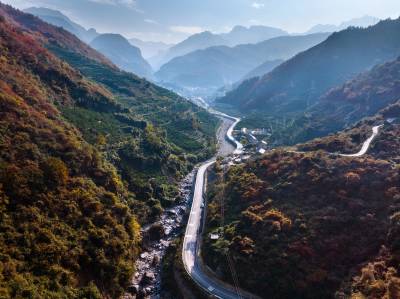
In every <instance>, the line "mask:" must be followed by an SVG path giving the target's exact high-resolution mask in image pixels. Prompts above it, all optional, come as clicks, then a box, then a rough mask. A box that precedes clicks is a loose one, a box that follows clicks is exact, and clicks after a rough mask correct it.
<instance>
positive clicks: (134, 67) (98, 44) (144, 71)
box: [90, 33, 153, 79]
mask: <svg viewBox="0 0 400 299" xmlns="http://www.w3.org/2000/svg"><path fill="white" fill-rule="evenodd" d="M90 46H91V47H93V48H94V49H96V50H97V51H99V52H100V53H102V54H104V55H105V56H106V57H107V58H109V59H110V60H111V61H112V62H113V63H115V65H117V66H118V67H120V68H121V69H123V70H125V71H127V72H132V73H134V74H136V75H138V76H140V77H144V78H149V79H151V77H152V73H153V71H152V69H151V66H150V65H149V63H148V62H147V61H146V60H145V59H144V58H143V57H142V53H141V52H140V49H139V48H137V47H135V46H132V45H131V44H130V43H129V42H128V40H127V39H126V38H124V37H123V36H122V35H120V34H111V33H107V34H101V35H99V36H98V37H96V38H95V39H94V40H93V41H92V42H91V43H90Z"/></svg>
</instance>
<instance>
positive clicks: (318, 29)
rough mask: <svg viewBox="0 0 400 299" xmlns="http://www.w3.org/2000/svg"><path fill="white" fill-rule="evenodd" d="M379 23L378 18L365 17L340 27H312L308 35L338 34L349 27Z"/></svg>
mask: <svg viewBox="0 0 400 299" xmlns="http://www.w3.org/2000/svg"><path fill="white" fill-rule="evenodd" d="M378 22H379V19H378V18H375V17H371V16H364V17H361V18H356V19H352V20H350V21H346V22H343V23H341V24H340V25H329V24H325V25H322V24H319V25H315V26H314V27H312V28H311V29H310V30H308V31H307V32H306V33H307V34H312V33H318V32H336V31H341V30H345V29H347V28H348V27H364V28H365V27H368V26H373V25H375V24H376V23H378Z"/></svg>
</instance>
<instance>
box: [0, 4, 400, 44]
mask: <svg viewBox="0 0 400 299" xmlns="http://www.w3.org/2000/svg"><path fill="white" fill-rule="evenodd" d="M0 1H3V2H6V3H9V4H11V5H14V6H17V7H19V8H26V7H30V6H44V7H49V8H54V9H58V10H60V11H62V12H63V13H65V14H66V15H68V16H69V17H70V18H71V19H72V20H74V21H76V22H78V23H79V24H81V25H83V26H85V27H87V28H89V27H94V28H96V29H97V30H98V31H100V32H118V33H121V34H123V35H125V36H126V37H139V38H141V39H144V40H163V41H167V42H177V41H180V40H181V39H183V38H185V37H187V36H188V35H190V34H192V33H196V32H200V31H203V30H210V31H215V32H222V31H227V30H229V29H230V28H231V27H233V26H234V25H239V24H240V25H245V26H249V25H255V24H257V25H258V24H262V25H269V26H275V27H280V28H282V29H285V30H287V31H289V32H303V31H306V30H307V29H309V28H310V27H312V26H313V25H316V24H327V23H329V24H339V23H341V22H342V21H347V20H349V19H352V18H357V17H361V16H364V15H371V16H375V17H379V18H388V17H392V18H394V17H396V18H397V17H398V16H399V15H400V0H0Z"/></svg>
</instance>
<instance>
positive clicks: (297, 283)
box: [202, 107, 400, 299]
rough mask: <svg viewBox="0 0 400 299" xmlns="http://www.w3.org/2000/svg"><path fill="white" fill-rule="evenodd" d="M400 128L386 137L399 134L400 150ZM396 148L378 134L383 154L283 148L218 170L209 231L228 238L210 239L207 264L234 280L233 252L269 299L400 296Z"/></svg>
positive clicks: (249, 285)
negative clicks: (351, 154) (341, 154)
mask: <svg viewBox="0 0 400 299" xmlns="http://www.w3.org/2000/svg"><path fill="white" fill-rule="evenodd" d="M397 108H398V107H397ZM396 116H397V117H399V116H400V114H399V110H397V113H396ZM399 128H400V127H399V125H398V124H397V125H394V126H392V129H388V132H385V133H384V135H383V136H385V137H388V138H393V136H396V137H395V138H396V141H395V142H394V141H393V145H394V146H396V145H397V146H398V145H399V141H398V136H399V135H398V134H399V133H400V129H399ZM369 134H371V126H369ZM393 134H397V135H393ZM367 136H368V135H367ZM360 142H363V139H361V140H360ZM322 143H323V141H322ZM390 144H392V141H391V139H387V140H383V139H379V140H377V141H376V147H377V152H378V153H377V154H373V155H368V156H367V157H362V158H345V157H338V156H334V155H328V154H325V153H324V151H316V152H314V151H312V150H310V151H309V152H306V153H294V152H293V151H292V152H290V151H286V150H285V149H277V150H274V151H271V152H269V153H267V154H265V155H263V156H259V157H255V158H253V159H250V160H249V161H248V162H245V163H241V164H240V165H236V166H233V167H230V168H229V170H228V171H227V172H226V173H224V170H225V169H226V168H225V167H220V168H218V167H216V168H215V172H216V175H215V176H210V178H211V179H213V178H214V181H213V182H211V183H210V185H209V186H208V190H209V191H208V195H207V202H208V203H209V206H208V207H209V208H208V209H207V220H206V221H207V226H206V229H205V235H207V236H209V235H210V234H213V235H217V236H219V238H218V240H211V239H210V238H204V246H203V248H202V253H203V256H204V258H205V262H206V264H207V266H209V267H210V268H211V269H213V270H214V271H218V273H219V275H220V278H221V279H224V280H229V277H231V275H232V272H231V271H232V270H231V269H232V268H231V264H230V263H229V262H228V261H229V259H226V252H227V251H229V255H230V259H231V260H233V261H234V265H235V269H236V273H237V276H238V277H237V279H238V281H240V287H242V288H244V289H247V290H252V292H254V293H255V294H257V295H259V296H261V297H262V298H283V299H286V298H287V299H289V298H338V296H339V298H368V299H372V298H397V297H398V296H399V291H398V290H399V289H400V277H399V275H398V270H399V264H398V262H397V261H398V259H399V257H400V250H399V245H398V238H399V237H400V234H399V229H398V226H399V223H398V221H399V211H400V205H399V203H398V199H399V197H400V191H399V183H398V171H399V164H398V163H393V159H392V158H394V160H396V159H397V161H398V157H399V156H398V150H397V149H398V148H396V150H395V149H394V148H393V149H390V150H388V151H387V152H386V151H385V145H390ZM358 146H360V144H359V143H358ZM338 147H340V146H338ZM342 150H343V149H340V150H339V151H340V152H342ZM379 152H381V153H385V155H381V154H379ZM386 154H387V155H386ZM382 157H386V158H385V159H383V158H382ZM217 166H218V165H217ZM215 178H216V180H215ZM221 203H223V207H221ZM222 209H223V211H224V214H223V216H224V217H221V210H222ZM221 223H222V225H221ZM372 277H373V279H372ZM370 278H371V279H370ZM378 280H379V285H377V281H378Z"/></svg>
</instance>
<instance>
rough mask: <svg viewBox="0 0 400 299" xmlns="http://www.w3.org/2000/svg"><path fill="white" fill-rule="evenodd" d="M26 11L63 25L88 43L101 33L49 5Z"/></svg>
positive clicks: (54, 23) (58, 25)
mask: <svg viewBox="0 0 400 299" xmlns="http://www.w3.org/2000/svg"><path fill="white" fill-rule="evenodd" d="M24 12H26V13H30V14H32V15H34V16H37V17H38V18H40V19H42V20H43V21H45V22H47V23H49V24H51V25H54V26H57V27H62V28H63V29H65V30H67V31H69V32H70V33H72V34H74V35H75V36H77V37H79V39H80V40H82V41H84V42H86V43H89V42H91V41H92V40H93V39H94V38H95V37H96V36H98V35H99V34H98V33H97V31H96V30H95V29H93V28H91V29H89V30H86V29H85V28H84V27H83V26H81V25H79V24H77V23H75V22H74V21H72V20H71V19H70V18H68V17H67V16H66V15H64V14H63V13H62V12H61V11H58V10H54V9H51V8H47V7H30V8H27V9H24Z"/></svg>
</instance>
